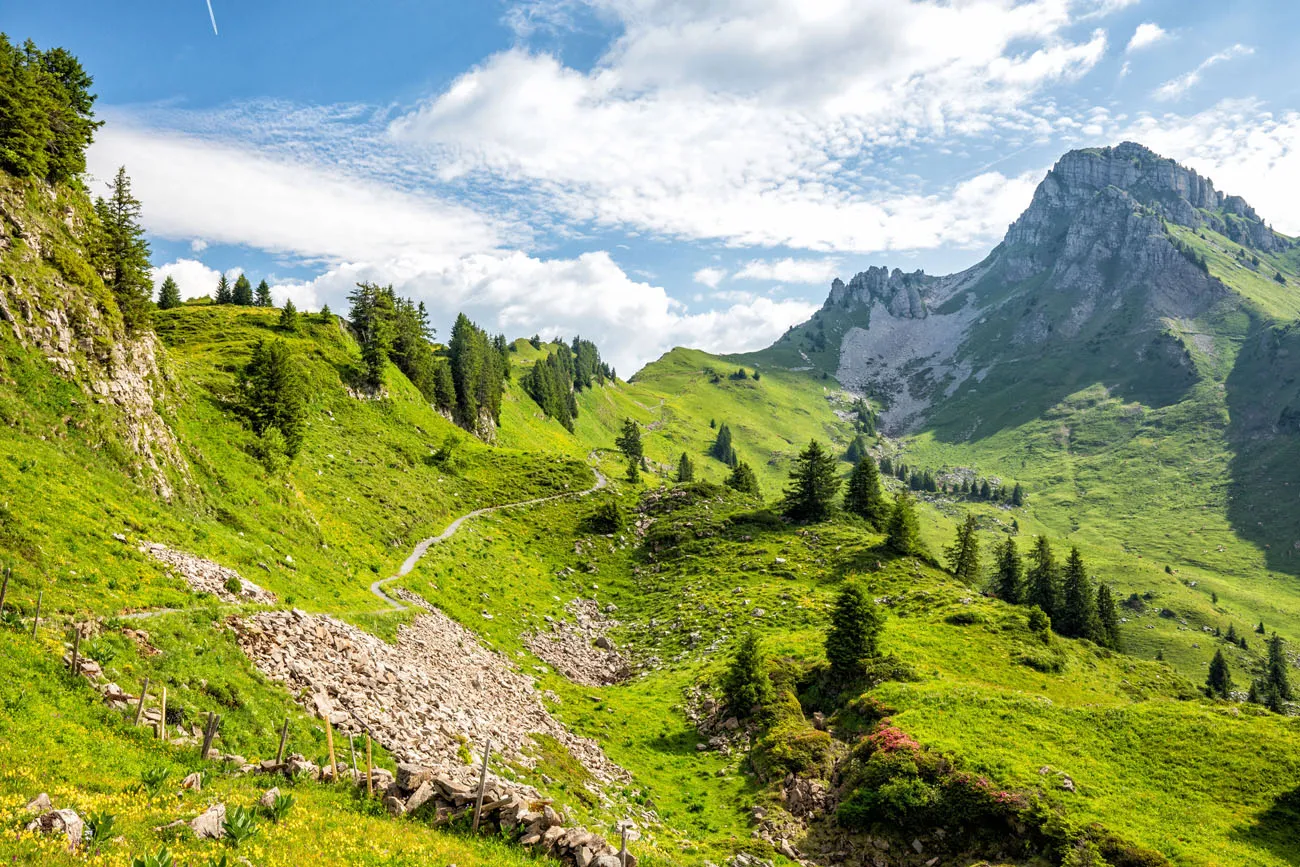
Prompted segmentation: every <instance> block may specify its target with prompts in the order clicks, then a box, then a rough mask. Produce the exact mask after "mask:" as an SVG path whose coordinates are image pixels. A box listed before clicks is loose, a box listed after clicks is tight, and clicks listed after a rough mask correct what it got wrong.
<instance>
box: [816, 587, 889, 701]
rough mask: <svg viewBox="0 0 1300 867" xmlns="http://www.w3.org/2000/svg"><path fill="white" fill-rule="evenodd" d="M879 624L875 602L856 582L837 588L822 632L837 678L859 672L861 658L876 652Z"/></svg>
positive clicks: (848, 679)
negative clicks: (825, 627) (827, 624)
mask: <svg viewBox="0 0 1300 867" xmlns="http://www.w3.org/2000/svg"><path fill="white" fill-rule="evenodd" d="M883 625H884V624H883V618H882V617H881V616H880V611H879V609H877V608H876V603H875V602H874V601H872V599H871V597H869V596H867V594H865V593H863V592H862V590H861V588H859V587H858V586H857V585H856V584H845V585H844V586H843V587H842V588H840V592H839V595H838V596H836V597H835V606H834V608H832V609H831V627H830V630H829V631H828V632H827V633H826V659H827V660H828V661H829V662H830V664H831V675H832V676H833V677H834V678H835V679H836V680H837V681H839V682H841V683H843V682H846V681H850V680H853V679H854V678H855V677H857V676H858V675H859V674H861V672H862V663H863V661H864V660H866V659H870V658H871V657H873V656H877V655H878V654H879V648H878V644H879V640H880V631H881V628H882V627H883Z"/></svg>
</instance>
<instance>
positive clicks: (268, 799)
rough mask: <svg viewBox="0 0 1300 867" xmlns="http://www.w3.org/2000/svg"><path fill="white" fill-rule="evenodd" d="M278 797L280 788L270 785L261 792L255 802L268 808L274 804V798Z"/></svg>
mask: <svg viewBox="0 0 1300 867" xmlns="http://www.w3.org/2000/svg"><path fill="white" fill-rule="evenodd" d="M278 797H280V789H279V788H278V787H276V786H272V787H271V788H269V789H267V790H266V791H265V792H263V793H262V797H260V798H258V799H257V804H258V806H260V807H266V808H267V809H270V808H271V807H272V806H274V805H275V799H276V798H278Z"/></svg>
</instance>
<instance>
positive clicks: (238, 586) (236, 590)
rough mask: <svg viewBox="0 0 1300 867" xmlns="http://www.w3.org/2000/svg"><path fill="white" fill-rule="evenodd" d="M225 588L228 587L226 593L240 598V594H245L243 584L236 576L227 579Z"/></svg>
mask: <svg viewBox="0 0 1300 867" xmlns="http://www.w3.org/2000/svg"><path fill="white" fill-rule="evenodd" d="M225 586H226V592H227V593H229V594H231V595H233V596H238V595H239V594H241V593H243V592H244V584H243V582H242V581H240V580H239V579H238V578H236V577H235V576H234V575H231V576H230V577H229V578H227V579H226V585H225Z"/></svg>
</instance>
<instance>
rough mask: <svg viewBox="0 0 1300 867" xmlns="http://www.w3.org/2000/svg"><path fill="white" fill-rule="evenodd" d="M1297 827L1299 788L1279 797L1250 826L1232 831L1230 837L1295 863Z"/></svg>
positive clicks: (1299, 839) (1299, 842)
mask: <svg viewBox="0 0 1300 867" xmlns="http://www.w3.org/2000/svg"><path fill="white" fill-rule="evenodd" d="M1297 828H1300V787H1297V788H1294V789H1292V790H1291V791H1289V792H1283V793H1282V794H1281V795H1278V796H1277V799H1276V800H1274V801H1273V804H1272V805H1271V806H1270V807H1269V808H1268V809H1267V810H1265V811H1264V812H1263V813H1261V814H1260V816H1259V818H1258V819H1256V820H1255V823H1254V824H1253V825H1251V826H1249V827H1247V828H1243V829H1240V830H1238V831H1234V832H1233V835H1232V836H1233V837H1234V838H1235V839H1237V840H1241V841H1242V842H1245V843H1250V844H1251V845H1254V846H1259V847H1261V848H1264V849H1267V850H1269V851H1270V852H1272V853H1273V854H1274V855H1276V856H1277V857H1278V858H1281V859H1282V860H1283V861H1287V862H1289V863H1292V864H1294V863H1296V862H1297V861H1298V860H1300V835H1298V834H1297V833H1296V829H1297Z"/></svg>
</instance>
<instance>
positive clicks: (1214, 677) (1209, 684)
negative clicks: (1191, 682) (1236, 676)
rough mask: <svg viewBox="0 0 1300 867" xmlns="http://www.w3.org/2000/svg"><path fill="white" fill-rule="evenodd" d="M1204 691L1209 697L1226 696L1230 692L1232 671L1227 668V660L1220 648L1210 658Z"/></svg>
mask: <svg viewBox="0 0 1300 867" xmlns="http://www.w3.org/2000/svg"><path fill="white" fill-rule="evenodd" d="M1205 691H1206V693H1208V694H1209V696H1210V697H1211V698H1227V697H1228V694H1229V693H1230V692H1232V673H1231V672H1230V671H1229V670H1228V660H1226V659H1224V658H1223V650H1222V648H1220V649H1219V650H1216V651H1215V652H1214V659H1212V660H1210V673H1209V676H1208V677H1207V678H1206V679H1205Z"/></svg>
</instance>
